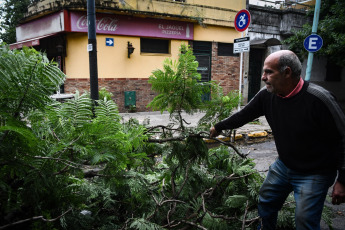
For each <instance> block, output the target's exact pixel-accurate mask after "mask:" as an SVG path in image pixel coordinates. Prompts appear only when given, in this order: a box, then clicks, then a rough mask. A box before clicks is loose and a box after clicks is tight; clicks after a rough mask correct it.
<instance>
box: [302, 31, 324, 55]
mask: <svg viewBox="0 0 345 230" xmlns="http://www.w3.org/2000/svg"><path fill="white" fill-rule="evenodd" d="M322 45H323V40H322V38H321V37H320V36H319V35H317V34H312V35H309V36H308V37H307V38H306V39H305V40H304V48H305V49H306V50H307V51H309V52H316V51H318V50H319V49H321V47H322Z"/></svg>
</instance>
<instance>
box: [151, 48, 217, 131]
mask: <svg viewBox="0 0 345 230" xmlns="http://www.w3.org/2000/svg"><path fill="white" fill-rule="evenodd" d="M197 67H198V62H197V61H196V59H195V56H194V55H193V51H192V49H191V48H190V47H188V46H186V45H184V44H182V45H181V47H180V54H179V59H178V60H177V61H173V60H171V59H165V61H164V63H163V70H160V69H158V70H155V71H153V72H152V76H150V78H149V83H150V84H152V90H154V91H156V92H157V93H158V96H156V97H155V98H154V99H153V100H152V101H151V102H150V103H149V104H148V106H149V107H151V108H153V109H154V110H159V111H161V112H163V111H166V110H167V111H168V112H169V113H170V115H171V116H173V115H176V119H177V120H178V121H179V123H180V125H181V126H182V127H183V123H182V117H181V112H182V111H185V112H186V113H188V114H193V113H194V112H195V111H197V110H198V109H200V107H201V104H202V103H203V101H202V95H203V94H205V93H207V92H209V90H210V83H203V82H200V80H201V75H200V74H199V73H198V72H197Z"/></svg>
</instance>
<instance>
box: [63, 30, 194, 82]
mask: <svg viewBox="0 0 345 230" xmlns="http://www.w3.org/2000/svg"><path fill="white" fill-rule="evenodd" d="M106 37H108V38H114V43H115V44H114V46H113V47H111V46H106V45H105V38H106ZM128 41H129V42H131V43H132V45H133V47H134V48H135V50H134V52H133V53H132V54H131V56H130V58H128V53H127V42H128ZM182 43H185V44H187V43H188V42H187V41H180V40H171V44H170V48H171V53H170V54H140V38H139V37H127V36H111V35H97V62H98V78H148V77H149V76H150V75H151V73H152V71H153V70H155V69H161V68H162V65H163V61H164V59H166V58H172V59H177V58H178V52H179V48H180V45H181V44H182ZM65 65H66V75H67V77H68V78H89V54H88V52H87V34H85V33H73V34H69V35H68V36H67V56H66V59H65Z"/></svg>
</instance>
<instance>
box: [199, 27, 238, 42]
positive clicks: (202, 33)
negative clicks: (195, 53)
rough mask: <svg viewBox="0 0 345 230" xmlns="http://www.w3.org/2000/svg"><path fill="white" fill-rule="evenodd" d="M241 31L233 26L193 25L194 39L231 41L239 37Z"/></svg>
mask: <svg viewBox="0 0 345 230" xmlns="http://www.w3.org/2000/svg"><path fill="white" fill-rule="evenodd" d="M240 37H241V33H240V32H237V31H236V30H235V29H234V28H229V27H219V26H207V27H202V26H194V40H195V41H210V42H212V41H215V42H224V43H233V42H234V39H235V38H240Z"/></svg>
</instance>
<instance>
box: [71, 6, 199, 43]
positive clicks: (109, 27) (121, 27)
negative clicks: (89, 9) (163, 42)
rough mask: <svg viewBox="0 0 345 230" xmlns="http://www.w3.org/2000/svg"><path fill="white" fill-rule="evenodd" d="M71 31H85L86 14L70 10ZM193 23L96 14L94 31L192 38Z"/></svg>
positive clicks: (183, 38)
mask: <svg viewBox="0 0 345 230" xmlns="http://www.w3.org/2000/svg"><path fill="white" fill-rule="evenodd" d="M70 19H71V31H72V32H87V31H88V29H87V25H88V22H87V15H86V13H84V12H71V14H70ZM193 32H194V25H193V24H192V23H189V22H181V21H171V20H162V19H153V18H135V17H131V16H125V15H114V14H97V15H96V33H99V34H112V35H128V36H142V37H158V38H170V39H182V40H193V39H194V33H193Z"/></svg>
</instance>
